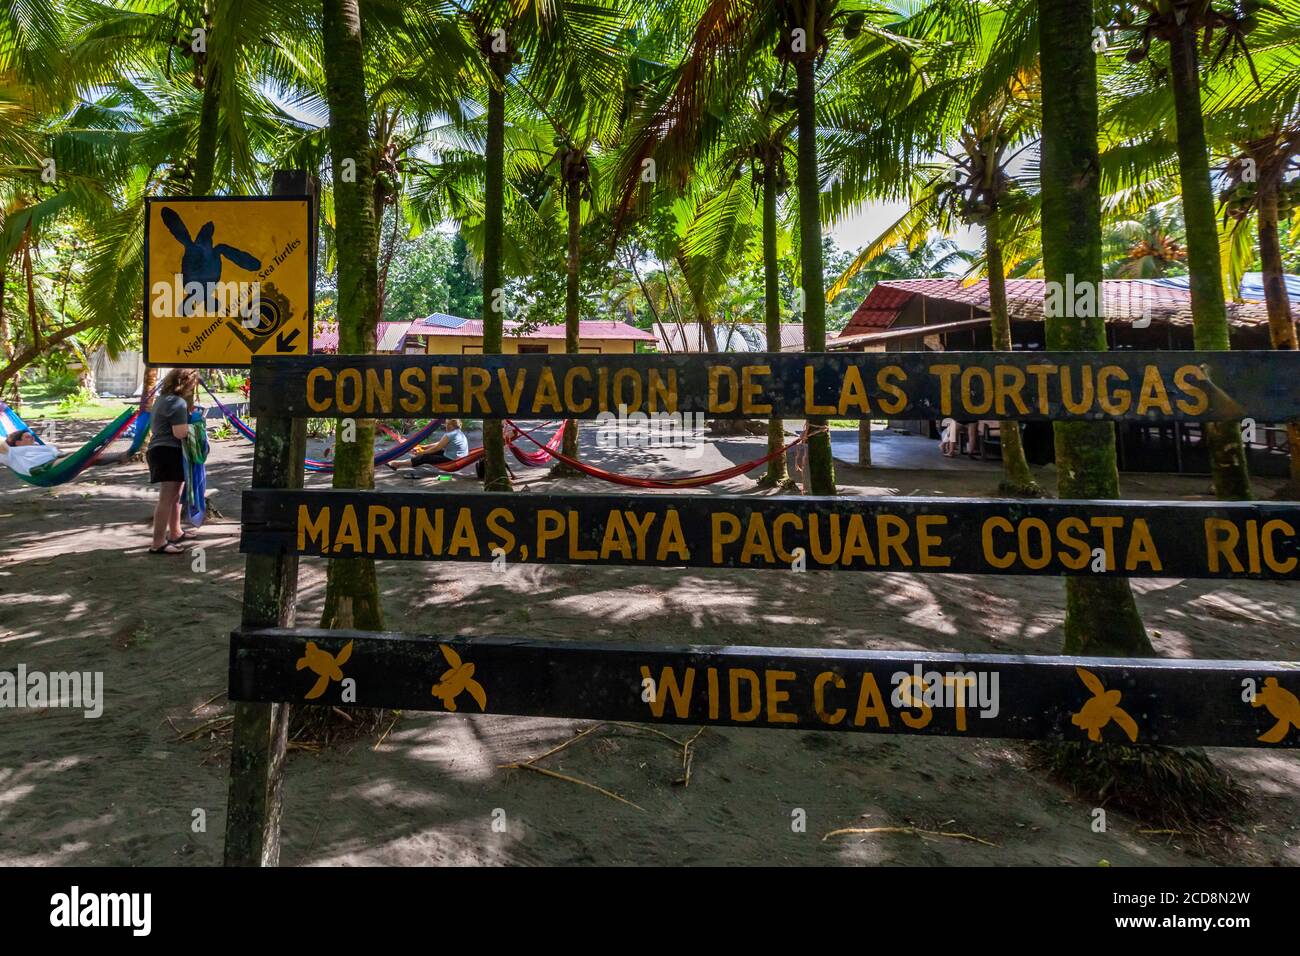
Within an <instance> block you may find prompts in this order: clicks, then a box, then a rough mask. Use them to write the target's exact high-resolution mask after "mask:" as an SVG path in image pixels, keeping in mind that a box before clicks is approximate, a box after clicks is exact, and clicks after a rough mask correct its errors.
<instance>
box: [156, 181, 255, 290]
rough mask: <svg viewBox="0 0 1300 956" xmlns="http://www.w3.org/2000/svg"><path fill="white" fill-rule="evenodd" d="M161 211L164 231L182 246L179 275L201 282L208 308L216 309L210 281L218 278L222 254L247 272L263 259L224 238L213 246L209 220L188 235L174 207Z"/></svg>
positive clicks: (217, 280)
mask: <svg viewBox="0 0 1300 956" xmlns="http://www.w3.org/2000/svg"><path fill="white" fill-rule="evenodd" d="M160 215H161V216H162V221H163V225H164V226H166V227H167V231H168V232H170V233H171V234H172V235H173V236H175V237H176V241H177V242H179V243H180V244H181V245H182V246H183V247H184V249H185V251H184V252H182V253H181V279H182V281H183V282H184V283H185V285H187V286H188V285H189V284H190V283H191V282H198V283H201V284H202V285H203V289H204V302H205V304H206V308H207V310H208V311H215V309H216V308H217V294H216V288H215V287H214V285H213V283H217V282H220V281H221V259H222V257H225V258H226V259H229V260H230V261H231V262H233V263H234V264H235V265H237V266H239V268H241V269H247V270H248V271H250V272H256V271H257V270H258V269H260V268H262V260H260V259H258V258H257V257H256V256H254V255H252V254H250V253H247V252H245V251H244V250H243V249H236V248H235V247H234V246H228V245H226V244H225V243H224V242H223V243H218V244H217V245H215V246H214V245H213V244H212V234H213V232H215V231H216V227H215V226H214V225H213V223H212V222H210V221H209V222H206V223H204V224H203V226H202V228H200V229H199V232H198V235H196V236H195V237H194V238H192V239H191V238H190V232H189V229H187V228H186V226H185V223H184V221H183V220H182V219H181V217H180V215H179V214H178V213H177V212H176V210H175V209H172V208H170V207H169V206H164V207H163V209H162V212H161V213H160Z"/></svg>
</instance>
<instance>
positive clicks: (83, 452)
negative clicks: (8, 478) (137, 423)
mask: <svg viewBox="0 0 1300 956" xmlns="http://www.w3.org/2000/svg"><path fill="white" fill-rule="evenodd" d="M138 412H139V409H137V408H128V409H126V410H125V411H123V412H122V414H121V415H118V416H117V418H115V419H113V420H112V421H111V422H109V423H108V424H107V425H105V426H104V427H103V428H102V429H100V431H99V433H98V434H96V435H95V437H94V438H92V439H91V440H90V441H88V442H86V444H84V445H82V446H81V447H80V448H78V449H77V450H76V451H74V452H73V453H72V454H71V455H69V456H68V457H67V458H60V459H59V460H58V461H54V462H50V464H48V465H43V466H41V467H40V468H37V469H36V470H35V471H34V472H32V473H31V474H30V475H22V474H19V473H18V472H16V471H13V469H10V471H11V472H12V474H13V475H14V477H15V478H19V479H21V480H22V481H25V482H27V484H29V485H37V486H39V487H41V488H52V487H54V486H55V485H62V484H66V483H67V482H69V481H72V480H73V479H74V478H76V477H77V476H78V475H79V474H81V473H82V472H83V471H85V470H86V469H87V468H89V467H90V465H91V464H92V463H93V462H94V461H95V459H96V458H98V457H99V456H100V454H101V453H102V452H103V451H104V449H105V448H107V447H108V446H109V445H111V444H112V443H113V442H114V441H115V440H116V439H117V438H118V436H119V435H121V434H122V432H124V431H125V430H126V429H127V427H128V426H129V425H130V424H131V420H132V419H133V418H134V417H135V416H136V414H138Z"/></svg>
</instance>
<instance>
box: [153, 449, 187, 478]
mask: <svg viewBox="0 0 1300 956" xmlns="http://www.w3.org/2000/svg"><path fill="white" fill-rule="evenodd" d="M145 460H146V461H148V462H149V484H151V485H156V484H158V482H160V481H184V480H185V463H184V462H183V461H182V460H181V450H180V449H179V448H176V447H175V446H173V445H154V446H153V447H152V448H150V449H149V451H148V453H147V454H146V455H145Z"/></svg>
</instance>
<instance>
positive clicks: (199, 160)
mask: <svg viewBox="0 0 1300 956" xmlns="http://www.w3.org/2000/svg"><path fill="white" fill-rule="evenodd" d="M209 56H210V54H209ZM220 90H221V71H220V70H219V69H217V67H216V66H215V65H214V64H213V63H212V61H211V60H210V59H209V60H208V62H207V67H206V75H205V76H204V82H203V102H202V104H201V105H200V106H199V142H198V146H197V147H196V148H195V151H194V178H193V179H192V180H191V182H190V193H191V195H194V196H206V195H208V194H209V193H210V192H212V179H213V176H214V173H215V171H216V167H217V119H218V105H217V104H218V94H219V93H220Z"/></svg>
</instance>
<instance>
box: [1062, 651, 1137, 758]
mask: <svg viewBox="0 0 1300 956" xmlns="http://www.w3.org/2000/svg"><path fill="white" fill-rule="evenodd" d="M1074 672H1075V673H1076V674H1078V675H1079V680H1081V681H1083V683H1084V686H1085V687H1087V688H1088V690H1090V691H1092V695H1093V696H1092V699H1091V700H1089V701H1088V702H1087V703H1085V704H1084V705H1083V707H1081V708H1080V709H1079V712H1078V713H1077V714H1074V715H1073V716H1072V717H1071V718H1070V723H1072V724H1074V726H1076V727H1078V728H1079V729H1081V730H1086V731H1087V732H1088V739H1089V740H1091V741H1092V742H1093V743H1100V742H1101V730H1102V728H1103V727H1105V726H1106V725H1107V724H1109V723H1110V722H1111V721H1112V720H1113V721H1115V723H1117V724H1119V727H1120V729H1121V730H1123V731H1124V733H1126V734H1128V739H1129V740H1131V741H1133V742H1134V743H1137V739H1138V726H1137V724H1136V723H1135V722H1134V720H1133V718H1132V717H1130V716H1129V715H1128V713H1127V712H1126V711H1125V710H1124V709H1123V708H1122V707H1120V705H1119V699H1120V692H1119V691H1117V690H1107V689H1106V686H1105V685H1104V684H1102V682H1101V681H1100V680H1099V679H1098V678H1097V675H1096V674H1094V673H1092V672H1091V671H1088V670H1084V669H1083V668H1082V667H1076V668H1075V669H1074Z"/></svg>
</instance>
